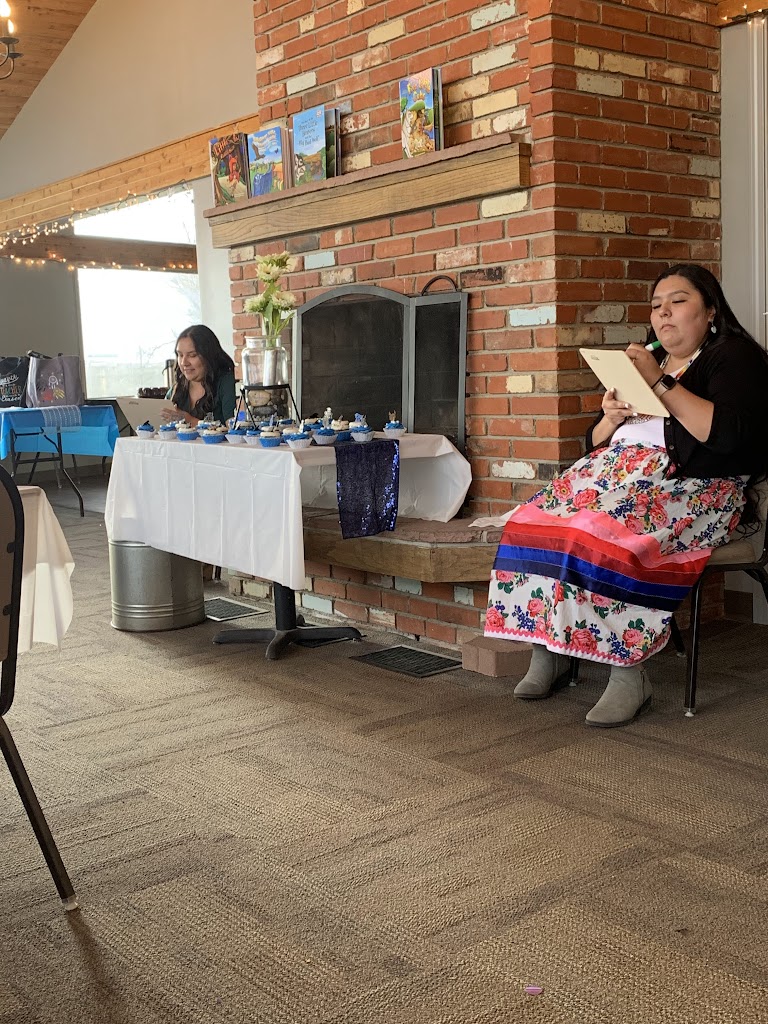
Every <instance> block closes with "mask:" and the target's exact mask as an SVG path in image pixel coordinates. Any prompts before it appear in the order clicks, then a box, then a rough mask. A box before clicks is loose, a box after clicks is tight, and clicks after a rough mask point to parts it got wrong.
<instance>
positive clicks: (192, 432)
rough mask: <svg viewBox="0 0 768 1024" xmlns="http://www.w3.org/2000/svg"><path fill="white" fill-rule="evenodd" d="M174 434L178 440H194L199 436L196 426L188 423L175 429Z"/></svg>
mask: <svg viewBox="0 0 768 1024" xmlns="http://www.w3.org/2000/svg"><path fill="white" fill-rule="evenodd" d="M176 436H177V437H178V439H179V440H180V441H196V440H197V439H198V437H199V436H200V435H199V434H198V432H197V428H196V427H190V425H189V424H188V423H185V424H184V425H183V426H179V427H177V429H176Z"/></svg>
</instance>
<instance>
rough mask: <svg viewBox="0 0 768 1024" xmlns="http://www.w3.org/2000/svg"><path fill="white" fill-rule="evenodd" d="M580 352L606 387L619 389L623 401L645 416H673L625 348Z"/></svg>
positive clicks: (583, 350)
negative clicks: (652, 389)
mask: <svg viewBox="0 0 768 1024" xmlns="http://www.w3.org/2000/svg"><path fill="white" fill-rule="evenodd" d="M579 352H581V354H582V356H583V357H584V359H585V360H586V362H587V365H588V366H589V368H590V370H592V372H593V373H594V375H595V376H596V377H597V379H598V380H599V381H600V383H601V384H602V385H603V387H604V388H605V390H606V391H609V390H610V389H611V388H615V389H616V398H617V399H618V400H619V401H620V402H628V403H629V405H631V406H632V408H633V410H634V411H635V412H638V413H641V414H642V415H643V416H669V412H668V411H667V409H665V408H664V406H663V405H662V403H661V402H660V401H659V399H658V398H657V397H656V395H654V393H653V391H651V386H650V384H647V383H646V382H645V380H644V378H643V376H642V374H641V373H640V371H639V370H638V369H637V367H636V366H635V364H634V363H633V362H632V360H631V359H630V358H629V356H628V355H627V353H626V352H625V351H624V350H623V349H605V348H580V349H579Z"/></svg>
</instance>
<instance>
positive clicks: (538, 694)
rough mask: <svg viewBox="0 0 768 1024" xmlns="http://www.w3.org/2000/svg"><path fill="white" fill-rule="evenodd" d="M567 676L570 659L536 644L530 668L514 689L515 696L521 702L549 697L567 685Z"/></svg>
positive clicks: (532, 652)
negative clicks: (519, 698) (521, 700)
mask: <svg viewBox="0 0 768 1024" xmlns="http://www.w3.org/2000/svg"><path fill="white" fill-rule="evenodd" d="M569 675H570V658H568V657H566V655H564V654H554V653H553V652H552V651H550V650H547V648H546V647H542V646H541V644H536V646H535V647H534V648H533V650H532V651H531V664H530V668H529V669H528V671H527V672H526V673H525V675H524V676H523V678H522V679H521V680H520V682H519V683H518V684H517V686H516V687H515V690H514V693H515V696H516V697H521V698H522V699H523V700H543V698H544V697H551V696H552V694H553V693H554V692H555V691H556V690H561V689H562V688H563V687H564V686H565V685H566V684H567V683H568V678H569Z"/></svg>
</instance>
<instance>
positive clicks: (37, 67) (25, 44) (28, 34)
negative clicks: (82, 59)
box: [0, 0, 96, 138]
mask: <svg viewBox="0 0 768 1024" xmlns="http://www.w3.org/2000/svg"><path fill="white" fill-rule="evenodd" d="M95 2H96V0H43V2H36V0H9V3H10V5H11V19H12V21H13V23H14V26H15V33H14V34H15V36H16V37H17V38H18V40H19V42H18V44H17V49H18V50H19V51H20V52H21V53H22V54H23V55H24V56H23V57H22V58H21V59H20V60H17V61H16V67H15V69H14V72H13V74H12V75H11V76H10V78H7V79H6V80H5V81H0V138H2V136H3V135H4V134H5V133H6V131H7V130H8V129H9V128H10V126H11V125H12V124H13V121H14V119H15V118H16V116H17V115H18V113H19V111H20V110H21V108H22V107H23V106H24V104H25V103H26V102H27V100H28V99H29V97H30V96H31V95H32V93H33V92H34V91H35V89H36V88H37V86H38V85H39V83H40V82H41V81H42V79H43V78H44V77H45V75H46V74H47V72H48V70H49V68H50V67H51V65H52V64H53V62H54V61H55V60H56V58H57V57H58V56H59V54H60V53H61V51H62V50H63V49H64V47H65V46H66V45H67V43H68V42H69V40H70V39H71V38H72V36H73V35H74V33H75V31H76V30H77V28H78V26H79V25H80V22H81V21H82V20H83V18H84V17H85V16H86V14H87V13H88V12H89V11H90V9H91V8H92V7H93V5H94V3H95ZM0 28H2V33H0V34H5V21H0ZM4 70H6V69H4Z"/></svg>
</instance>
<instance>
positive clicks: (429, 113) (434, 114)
mask: <svg viewBox="0 0 768 1024" xmlns="http://www.w3.org/2000/svg"><path fill="white" fill-rule="evenodd" d="M400 132H401V137H402V144H403V156H404V157H406V158H407V159H411V158H412V157H415V156H421V155H422V154H423V153H434V152H435V150H438V149H442V148H443V84H442V74H441V71H440V68H427V69H426V70H425V71H420V72H418V74H415V75H409V76H408V78H401V79H400Z"/></svg>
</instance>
